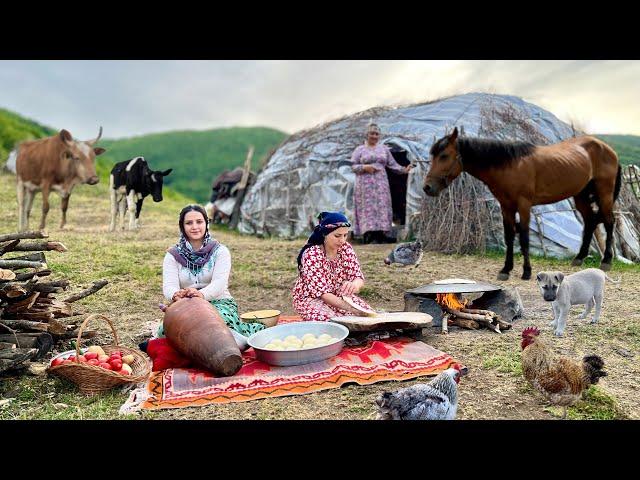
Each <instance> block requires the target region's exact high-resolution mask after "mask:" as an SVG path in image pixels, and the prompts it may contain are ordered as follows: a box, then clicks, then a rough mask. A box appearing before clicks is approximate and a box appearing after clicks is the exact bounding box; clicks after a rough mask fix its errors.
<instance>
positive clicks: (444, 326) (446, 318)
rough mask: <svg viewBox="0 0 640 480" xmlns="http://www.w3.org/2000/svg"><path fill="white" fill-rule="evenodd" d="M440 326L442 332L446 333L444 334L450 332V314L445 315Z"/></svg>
mask: <svg viewBox="0 0 640 480" xmlns="http://www.w3.org/2000/svg"><path fill="white" fill-rule="evenodd" d="M440 328H441V330H440V332H441V333H444V334H446V333H449V316H448V315H445V316H444V317H443V318H442V325H441V326H440Z"/></svg>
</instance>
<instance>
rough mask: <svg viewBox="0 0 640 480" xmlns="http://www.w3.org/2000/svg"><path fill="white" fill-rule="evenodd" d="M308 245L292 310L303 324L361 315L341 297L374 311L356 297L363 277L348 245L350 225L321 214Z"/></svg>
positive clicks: (300, 256) (339, 216)
mask: <svg viewBox="0 0 640 480" xmlns="http://www.w3.org/2000/svg"><path fill="white" fill-rule="evenodd" d="M318 219H319V220H320V223H319V224H318V225H316V227H315V229H314V230H313V233H312V234H311V236H310V237H309V240H307V243H306V245H305V246H304V247H302V250H300V253H299V254H298V271H299V272H300V274H299V276H298V279H297V280H296V283H295V285H294V287H293V291H292V295H293V308H294V309H295V310H296V312H298V314H299V315H300V316H301V317H302V319H303V320H319V321H327V320H329V319H330V318H331V317H337V316H343V315H358V314H360V313H359V312H358V311H357V310H355V309H354V308H353V307H351V306H350V305H349V304H348V303H347V302H345V301H344V300H343V299H342V297H343V296H348V297H351V299H352V300H353V302H354V303H356V304H357V305H360V306H362V307H364V308H366V309H371V307H370V306H369V305H367V303H366V302H365V301H364V300H362V299H361V298H359V297H358V296H357V295H356V294H357V293H358V292H359V291H360V289H361V288H362V286H363V285H364V275H362V270H361V269H360V264H359V263H358V257H357V256H356V252H355V251H354V250H353V247H352V246H351V245H350V244H349V243H347V236H348V235H349V227H351V224H350V223H349V220H347V217H345V216H344V215H343V214H342V213H338V212H322V213H321V214H320V215H319V216H318Z"/></svg>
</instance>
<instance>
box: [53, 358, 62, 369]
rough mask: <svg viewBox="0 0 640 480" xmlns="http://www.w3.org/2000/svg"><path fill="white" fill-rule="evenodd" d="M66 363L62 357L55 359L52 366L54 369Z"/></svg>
mask: <svg viewBox="0 0 640 480" xmlns="http://www.w3.org/2000/svg"><path fill="white" fill-rule="evenodd" d="M63 361H64V359H63V358H62V357H58V358H54V359H53V362H51V366H52V367H57V366H58V365H60V364H61V363H62V362H63Z"/></svg>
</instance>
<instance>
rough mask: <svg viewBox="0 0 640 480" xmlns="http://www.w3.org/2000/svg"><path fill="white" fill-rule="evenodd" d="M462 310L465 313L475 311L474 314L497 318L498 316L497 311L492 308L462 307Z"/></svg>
mask: <svg viewBox="0 0 640 480" xmlns="http://www.w3.org/2000/svg"><path fill="white" fill-rule="evenodd" d="M460 311H461V312H464V313H473V314H476V315H484V316H489V317H491V318H496V317H497V315H496V313H495V312H492V311H491V310H481V309H478V308H462V309H461V310H460Z"/></svg>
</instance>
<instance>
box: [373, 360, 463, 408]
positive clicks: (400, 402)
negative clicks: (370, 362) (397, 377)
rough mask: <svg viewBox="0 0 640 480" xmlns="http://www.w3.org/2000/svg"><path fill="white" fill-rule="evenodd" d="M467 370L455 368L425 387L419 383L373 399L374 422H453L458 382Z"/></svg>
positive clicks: (456, 366) (456, 365) (455, 366)
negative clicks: (376, 412)
mask: <svg viewBox="0 0 640 480" xmlns="http://www.w3.org/2000/svg"><path fill="white" fill-rule="evenodd" d="M467 371H468V369H467V368H466V367H461V366H460V365H458V364H455V365H454V366H453V367H452V368H449V369H447V370H445V371H444V372H442V373H441V374H440V375H438V376H437V377H436V378H434V379H433V380H432V381H431V382H429V383H426V384H425V383H419V384H417V385H413V386H411V387H408V388H402V389H400V390H397V391H395V392H384V393H382V394H380V395H379V396H378V398H376V403H377V405H378V420H454V419H455V418H456V412H457V411H458V382H459V381H460V377H462V376H463V375H466V374H467Z"/></svg>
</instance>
